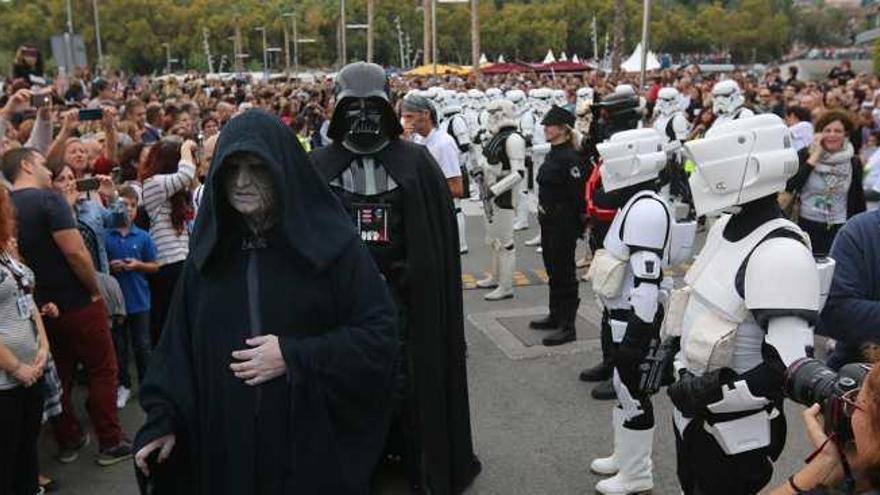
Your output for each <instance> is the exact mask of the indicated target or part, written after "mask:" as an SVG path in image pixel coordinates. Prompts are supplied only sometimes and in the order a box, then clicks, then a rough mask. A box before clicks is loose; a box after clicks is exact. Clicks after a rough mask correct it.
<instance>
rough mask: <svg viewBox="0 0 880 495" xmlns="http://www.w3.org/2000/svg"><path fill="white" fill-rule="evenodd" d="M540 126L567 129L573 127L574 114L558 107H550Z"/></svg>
mask: <svg viewBox="0 0 880 495" xmlns="http://www.w3.org/2000/svg"><path fill="white" fill-rule="evenodd" d="M541 125H565V126H568V127H574V114H573V113H571V112H569V111H568V110H566V109H564V108H562V107H560V106H559V105H553V106H552V107H550V110H549V111H548V112H547V115H545V116H544V119H543V120H541Z"/></svg>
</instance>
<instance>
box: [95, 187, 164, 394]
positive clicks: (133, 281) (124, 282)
mask: <svg viewBox="0 0 880 495" xmlns="http://www.w3.org/2000/svg"><path fill="white" fill-rule="evenodd" d="M119 197H120V199H121V200H122V201H123V202H124V203H125V207H126V211H127V213H128V215H127V220H128V221H127V222H125V225H123V226H121V227H118V228H114V229H107V230H106V231H105V233H104V237H105V241H106V245H107V258H108V259H109V261H110V271H111V273H113V276H114V277H116V280H118V281H119V286H120V287H121V288H122V294H123V296H124V297H125V307H126V310H127V312H128V316H127V317H126V320H125V323H123V324H122V325H118V326H117V327H116V328H114V331H113V344H114V346H115V347H116V360H117V362H118V364H119V389H118V390H117V394H116V405H117V406H118V407H119V408H120V409H122V408H123V407H125V404H126V402H128V398H129V396H130V395H131V377H130V376H129V374H128V354H129V339H130V341H131V346H132V347H133V348H134V360H135V365H136V366H137V373H138V381H139V382H140V381H143V379H144V374H145V373H146V371H147V363H148V361H149V359H150V351H151V344H150V286H149V284H148V283H147V277H146V274H149V273H156V272H158V271H159V263H158V262H157V261H156V244H155V243H154V242H153V239H152V238H151V237H150V234H149V233H147V232H145V231H143V230H141V229H139V228H138V227H137V226H136V225H134V220H135V218H137V214H138V195H137V192H135V190H134V189H132V188H131V187H127V186H124V187H121V188H120V189H119Z"/></svg>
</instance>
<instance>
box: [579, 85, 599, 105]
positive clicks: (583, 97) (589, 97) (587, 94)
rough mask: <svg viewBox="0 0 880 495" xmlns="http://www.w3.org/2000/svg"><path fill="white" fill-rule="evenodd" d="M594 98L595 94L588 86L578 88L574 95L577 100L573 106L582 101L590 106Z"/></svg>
mask: <svg viewBox="0 0 880 495" xmlns="http://www.w3.org/2000/svg"><path fill="white" fill-rule="evenodd" d="M594 96H595V92H594V91H593V88H591V87H589V86H584V87H583V88H578V90H577V92H576V93H575V97H576V98H577V101H576V103H575V105H579V104H580V103H581V102H582V101H586V102H588V104H590V105H592V104H593V97H594Z"/></svg>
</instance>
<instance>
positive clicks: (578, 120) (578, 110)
mask: <svg viewBox="0 0 880 495" xmlns="http://www.w3.org/2000/svg"><path fill="white" fill-rule="evenodd" d="M592 124H593V108H592V103H591V102H588V101H586V100H584V101H579V102H578V104H577V106H576V107H575V122H574V128H575V130H576V131H578V132H579V133H581V135H583V136H589V135H590V126H591V125H592Z"/></svg>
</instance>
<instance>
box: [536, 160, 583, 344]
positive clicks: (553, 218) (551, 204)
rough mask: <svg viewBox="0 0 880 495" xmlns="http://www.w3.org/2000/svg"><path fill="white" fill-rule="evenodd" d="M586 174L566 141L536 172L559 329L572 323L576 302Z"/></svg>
mask: <svg viewBox="0 0 880 495" xmlns="http://www.w3.org/2000/svg"><path fill="white" fill-rule="evenodd" d="M586 177H587V166H586V162H585V161H584V159H583V157H582V156H581V155H580V154H579V153H578V152H577V151H575V149H574V148H573V147H572V146H571V144H569V143H564V144H554V145H553V146H551V148H550V152H549V153H548V154H547V157H546V158H545V159H544V164H543V165H541V170H540V171H539V172H538V185H539V186H540V187H539V189H538V201H539V205H540V206H539V211H538V220H539V221H540V223H541V247H542V251H543V253H542V254H543V257H544V266H545V268H546V269H547V276H548V277H549V279H550V316H551V318H553V319H555V320H556V321H558V322H559V323H560V325H561V326H562V327H563V328H565V327H567V326H571V325H574V319H575V315H576V313H577V308H578V304H579V303H580V299H579V298H578V282H577V274H576V272H575V262H574V252H575V247H576V246H577V239H578V237H580V235H581V233H582V232H583V223H582V221H581V213H582V212H583V211H584V209H585V204H584V196H583V192H584V182H585V181H586Z"/></svg>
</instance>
